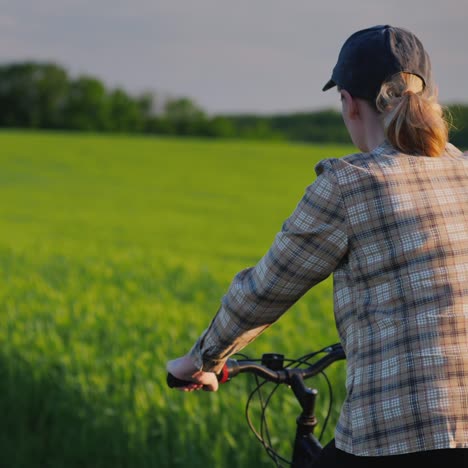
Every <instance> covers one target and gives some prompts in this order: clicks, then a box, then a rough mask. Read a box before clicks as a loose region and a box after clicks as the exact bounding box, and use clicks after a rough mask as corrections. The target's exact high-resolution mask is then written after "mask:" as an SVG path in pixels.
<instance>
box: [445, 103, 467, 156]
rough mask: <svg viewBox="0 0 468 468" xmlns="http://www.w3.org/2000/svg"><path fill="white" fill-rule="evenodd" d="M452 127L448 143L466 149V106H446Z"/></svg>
mask: <svg viewBox="0 0 468 468" xmlns="http://www.w3.org/2000/svg"><path fill="white" fill-rule="evenodd" d="M448 111H449V115H450V120H451V121H452V122H451V123H452V126H451V128H450V141H451V142H452V143H453V144H454V145H455V146H458V147H460V148H463V149H468V105H462V104H452V105H450V106H448Z"/></svg>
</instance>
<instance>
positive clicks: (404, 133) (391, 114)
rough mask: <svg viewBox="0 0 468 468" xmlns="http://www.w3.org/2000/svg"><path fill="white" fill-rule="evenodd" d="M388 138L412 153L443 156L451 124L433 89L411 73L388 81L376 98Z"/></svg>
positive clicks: (396, 145)
mask: <svg viewBox="0 0 468 468" xmlns="http://www.w3.org/2000/svg"><path fill="white" fill-rule="evenodd" d="M375 104H376V107H377V110H378V111H379V112H380V113H381V118H382V121H383V125H384V130H385V135H386V137H387V139H388V141H389V142H390V143H391V144H392V145H393V146H394V147H395V148H397V149H398V150H400V151H402V152H404V153H408V154H420V155H426V156H440V155H441V154H442V153H443V152H444V149H445V146H446V144H447V141H448V131H449V124H448V122H447V120H446V118H445V115H444V110H443V108H442V106H441V105H440V104H439V103H438V102H437V97H436V95H435V94H434V93H433V92H432V89H431V86H424V83H423V81H422V80H421V78H419V77H418V76H416V75H413V74H410V73H397V74H396V75H394V76H393V77H392V78H391V79H390V80H389V81H386V82H385V83H384V84H383V85H382V87H381V89H380V93H379V94H378V96H377V99H376V102H375Z"/></svg>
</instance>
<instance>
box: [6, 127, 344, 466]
mask: <svg viewBox="0 0 468 468" xmlns="http://www.w3.org/2000/svg"><path fill="white" fill-rule="evenodd" d="M0 144H1V146H2V149H3V150H2V153H1V154H0V162H1V166H2V171H1V173H0V196H1V199H2V203H1V204H0V222H1V226H2V229H1V230H0V275H1V278H2V281H1V283H0V307H1V309H0V313H1V316H2V317H3V321H2V325H3V326H2V327H1V328H0V350H1V351H0V414H2V424H3V429H4V430H2V431H1V434H0V453H2V464H3V465H4V466H8V467H11V468H16V467H25V468H26V467H27V468H29V467H47V468H58V467H65V466H66V467H67V468H74V467H90V468H94V467H96V468H98V467H99V468H100V467H103V468H104V467H112V468H118V467H132V468H140V467H141V468H144V467H151V468H152V467H158V468H165V467H185V466H189V465H190V466H192V467H198V466H200V467H201V466H203V467H205V466H210V467H211V466H213V467H215V466H216V467H218V466H219V467H250V466H255V467H262V466H265V467H267V466H271V462H270V460H269V458H268V456H267V455H266V454H265V452H264V451H263V449H262V448H261V446H260V444H259V443H258V442H257V441H256V440H255V438H254V436H253V434H251V433H250V432H249V430H248V427H247V424H246V422H245V418H244V407H245V402H246V400H247V396H248V389H249V388H250V387H251V386H252V382H251V381H248V379H243V378H238V379H237V380H236V381H233V382H230V383H229V384H227V385H226V386H225V387H223V388H222V389H221V390H220V391H219V392H217V393H208V392H198V393H196V394H190V395H187V394H183V393H181V392H176V391H173V390H170V389H168V388H167V387H166V385H165V375H166V373H165V363H166V361H167V360H168V359H171V358H173V357H176V356H178V355H181V354H183V353H185V352H186V351H187V350H188V349H189V347H190V346H191V345H192V343H193V342H194V341H195V339H196V338H197V337H198V335H199V334H200V333H201V332H202V331H203V329H204V328H205V327H206V326H207V325H208V323H209V320H210V319H211V317H212V316H213V314H214V313H215V311H216V310H217V308H218V304H219V301H220V299H221V297H222V294H223V293H224V292H225V290H226V288H227V287H228V285H229V282H230V280H231V279H232V277H233V276H234V275H235V273H237V271H239V270H240V269H242V268H245V267H246V266H251V265H253V264H255V262H256V261H257V260H258V259H259V258H260V257H261V256H262V255H263V253H264V252H265V251H266V249H268V247H269V245H270V243H271V241H272V239H273V237H274V235H275V233H276V231H277V230H278V229H279V228H280V227H281V224H282V222H283V220H284V219H285V218H286V217H287V216H288V215H289V214H290V213H291V212H292V210H293V209H294V208H295V206H296V204H297V202H298V201H299V199H300V197H301V196H302V193H303V191H304V189H305V187H306V186H307V185H308V184H310V183H311V182H312V181H313V179H314V178H315V173H314V165H315V164H316V163H317V162H318V161H319V160H320V159H322V158H326V157H337V156H341V155H343V154H345V153H347V152H350V151H352V149H351V148H345V147H339V146H322V147H320V146H307V145H294V144H287V143H263V142H245V141H235V140H233V141H208V140H201V139H200V140H197V139H186V140H182V139H169V138H148V137H129V136H108V135H92V134H87V135H86V134H67V133H46V132H42V133H35V132H1V133H0ZM336 339H337V335H336V331H335V328H334V324H333V312H332V290H331V282H330V280H326V281H324V282H323V283H322V284H320V285H318V286H317V287H316V288H314V289H313V290H311V291H309V293H307V294H306V295H305V296H304V297H303V298H302V299H301V300H300V301H299V302H298V303H297V304H296V305H295V306H294V307H293V308H292V309H291V310H290V311H288V313H287V314H285V315H284V316H283V317H282V318H281V320H280V321H279V322H278V323H276V324H275V325H273V326H272V327H271V328H270V329H269V330H268V331H267V332H265V333H264V334H263V335H262V336H261V337H259V338H258V339H257V340H256V341H255V342H254V343H252V344H251V345H249V346H248V347H247V348H246V349H245V350H244V351H245V352H246V353H247V354H249V355H251V356H254V355H258V354H260V353H262V352H270V351H275V352H280V353H284V354H286V355H287V356H292V357H297V356H300V355H302V354H305V353H307V352H309V351H311V350H312V349H316V348H319V347H321V346H324V345H327V344H330V343H331V342H334V341H336ZM329 376H330V377H331V378H332V380H334V381H336V382H337V395H336V396H337V404H336V405H335V407H334V412H333V417H332V422H331V423H330V426H329V430H328V432H327V433H326V438H330V437H331V433H332V432H331V431H332V426H333V424H334V421H336V416H337V411H338V408H339V402H340V398H342V396H343V385H344V367H343V366H341V364H339V365H338V366H336V369H335V370H334V371H332V372H331V373H330V374H329ZM317 385H318V386H319V389H323V394H324V400H325V399H326V398H325V395H326V392H325V386H324V382H323V381H318V382H317ZM324 403H325V402H324ZM272 405H273V410H272V411H271V413H270V416H269V417H270V418H271V424H272V427H271V432H272V434H273V435H274V438H275V444H277V446H278V448H279V449H280V450H281V451H282V453H285V454H286V455H287V454H288V451H290V442H291V440H290V438H291V436H292V434H293V432H292V431H293V430H294V424H295V417H296V416H297V409H298V408H297V405H296V404H295V402H294V401H293V400H292V396H291V395H290V394H289V393H286V392H285V393H283V394H281V395H278V396H277V397H274V398H273V401H272ZM325 406H326V405H325V404H322V405H319V407H318V410H319V411H320V412H321V413H320V414H321V415H322V416H323V415H324V413H325V410H326V407H325Z"/></svg>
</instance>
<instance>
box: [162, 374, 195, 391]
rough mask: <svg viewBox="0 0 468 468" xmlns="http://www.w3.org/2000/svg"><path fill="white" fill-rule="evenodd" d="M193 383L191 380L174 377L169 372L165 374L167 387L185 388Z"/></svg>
mask: <svg viewBox="0 0 468 468" xmlns="http://www.w3.org/2000/svg"><path fill="white" fill-rule="evenodd" d="M191 383H193V382H192V381H191V380H181V379H178V378H177V377H174V376H173V375H172V374H171V373H170V372H168V373H167V385H168V386H169V387H171V388H177V387H185V386H186V385H189V384H191Z"/></svg>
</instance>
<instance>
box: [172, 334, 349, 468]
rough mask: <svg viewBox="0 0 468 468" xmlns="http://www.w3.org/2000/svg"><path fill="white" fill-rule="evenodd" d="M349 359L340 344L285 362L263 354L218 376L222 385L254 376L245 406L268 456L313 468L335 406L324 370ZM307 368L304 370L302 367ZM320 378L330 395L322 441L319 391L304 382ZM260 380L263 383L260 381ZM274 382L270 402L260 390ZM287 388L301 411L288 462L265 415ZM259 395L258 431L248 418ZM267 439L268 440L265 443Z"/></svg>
mask: <svg viewBox="0 0 468 468" xmlns="http://www.w3.org/2000/svg"><path fill="white" fill-rule="evenodd" d="M323 353H324V354H325V355H324V356H322V357H321V358H319V359H318V360H316V361H315V362H314V363H311V362H310V361H311V359H313V358H317V356H319V355H320V354H323ZM344 359H346V356H345V353H344V350H343V347H342V346H341V344H340V343H335V344H332V345H330V346H327V347H325V348H322V349H320V350H318V351H315V352H312V353H309V354H307V355H305V356H302V357H300V358H298V359H286V358H285V357H284V355H282V354H277V353H266V354H263V355H262V357H261V359H248V358H246V357H245V356H244V358H243V359H240V360H238V359H228V360H227V362H226V364H225V365H224V367H223V369H222V371H221V373H220V374H219V375H218V381H219V382H220V383H222V384H223V383H226V382H229V381H230V380H232V379H233V378H234V377H236V376H237V375H239V374H241V373H250V374H254V375H255V379H256V384H257V385H256V387H255V388H254V390H253V391H252V392H251V394H250V396H249V398H248V400H247V404H246V416H247V422H248V424H249V427H250V429H251V430H252V431H253V432H254V434H255V436H256V437H257V439H258V440H259V441H260V442H261V443H262V445H263V447H264V448H265V450H266V452H267V454H268V455H269V456H270V457H271V458H272V460H273V461H274V462H275V464H276V466H277V467H282V466H284V465H283V464H282V463H285V464H287V465H289V466H291V467H292V468H305V467H308V468H310V467H312V466H313V464H314V463H315V462H316V460H317V458H318V457H319V455H320V452H321V450H322V448H323V446H322V443H321V441H320V440H321V437H322V435H323V433H324V430H325V427H326V425H327V422H328V419H329V417H330V411H331V408H332V403H333V394H332V387H331V384H330V381H329V380H328V377H327V376H326V374H325V373H324V371H325V369H326V368H327V367H329V366H330V365H331V364H333V363H334V362H336V361H339V360H344ZM300 366H305V367H302V368H301V367H300ZM318 374H322V375H324V376H325V378H326V381H327V383H328V390H329V393H330V398H329V408H328V414H327V416H326V418H325V421H324V423H323V425H322V431H321V434H320V436H319V437H317V436H316V435H315V434H314V430H315V427H316V426H317V423H318V421H317V418H316V416H315V403H316V398H317V395H318V390H317V389H316V388H311V387H308V386H306V384H305V380H307V379H308V378H311V377H314V376H316V375H318ZM259 377H260V378H262V379H263V381H260V380H259ZM267 382H272V383H275V384H276V386H275V387H274V388H273V390H272V391H271V392H270V393H269V395H268V397H267V398H264V397H263V396H261V393H260V392H261V389H262V387H263V386H264V384H265V383H267ZM167 384H168V385H169V387H171V388H173V387H178V386H184V385H186V384H187V382H185V381H183V380H179V379H177V378H175V377H174V376H173V375H171V374H169V373H168V375H167ZM282 384H284V385H286V386H288V387H289V388H290V389H291V390H292V391H293V393H294V396H295V397H296V399H297V401H298V402H299V404H300V407H301V409H302V411H301V413H300V415H299V416H298V417H297V419H296V433H295V437H294V444H293V452H292V459H291V460H288V459H286V458H284V457H283V456H281V455H280V454H278V453H277V452H276V451H275V450H274V449H273V448H272V446H271V440H270V435H269V430H268V428H267V425H266V424H267V423H266V418H265V411H266V408H267V407H268V404H269V402H270V399H271V396H272V395H273V393H274V392H275V391H276V389H277V388H278V386H279V385H282ZM256 393H258V394H259V399H260V401H261V409H262V411H261V430H260V432H259V431H257V430H256V429H255V428H254V426H253V424H252V421H251V420H250V418H249V407H250V403H251V401H252V398H253V396H254V395H255V394H256ZM265 438H266V439H267V440H265Z"/></svg>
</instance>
